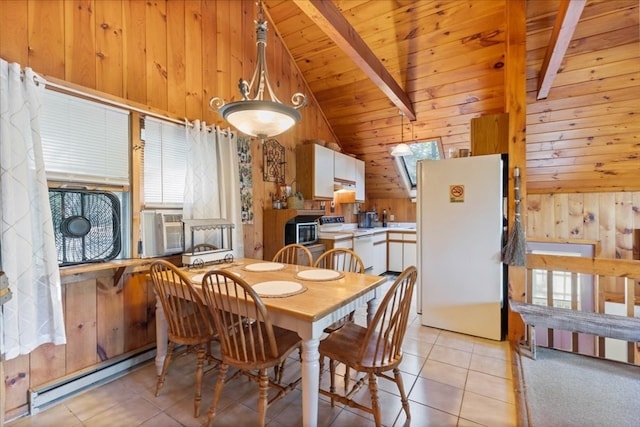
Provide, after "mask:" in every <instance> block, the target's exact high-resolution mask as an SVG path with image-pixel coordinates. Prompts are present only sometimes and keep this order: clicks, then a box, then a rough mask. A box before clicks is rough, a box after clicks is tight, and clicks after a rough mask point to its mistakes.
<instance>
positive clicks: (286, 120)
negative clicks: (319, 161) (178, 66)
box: [209, 2, 307, 139]
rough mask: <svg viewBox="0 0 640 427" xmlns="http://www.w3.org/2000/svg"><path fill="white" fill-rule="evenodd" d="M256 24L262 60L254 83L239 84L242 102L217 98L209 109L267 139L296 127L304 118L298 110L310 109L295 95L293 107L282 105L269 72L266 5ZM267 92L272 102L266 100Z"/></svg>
mask: <svg viewBox="0 0 640 427" xmlns="http://www.w3.org/2000/svg"><path fill="white" fill-rule="evenodd" d="M255 23H256V46H257V50H258V57H257V60H256V68H255V70H254V71H253V76H252V77H251V82H249V83H247V81H246V80H243V79H242V78H241V79H240V82H239V84H238V88H239V89H240V95H241V96H242V99H241V100H240V101H235V102H231V103H229V104H225V102H224V100H223V99H222V98H220V97H217V96H215V97H213V98H211V99H210V100H209V107H210V108H211V109H212V110H213V111H215V112H217V113H218V114H220V115H221V116H222V118H224V119H225V120H226V121H227V122H229V124H231V125H232V126H233V127H235V128H236V129H238V130H239V131H240V132H242V133H244V134H246V135H250V136H255V137H258V138H261V139H265V138H268V137H270V136H275V135H279V134H281V133H282V132H284V131H286V130H288V129H290V128H291V127H292V126H293V125H295V124H296V123H297V122H298V121H299V120H300V118H301V115H300V112H299V111H298V109H299V108H302V107H304V106H305V105H306V102H307V97H306V95H304V94H302V93H299V92H298V93H295V94H294V95H293V96H292V97H291V103H292V105H291V106H290V105H287V104H283V103H282V102H280V100H279V99H278V98H277V97H276V95H275V94H274V93H273V89H272V88H271V84H270V83H269V73H268V72H267V62H266V55H265V51H266V46H267V21H265V20H264V17H263V10H262V2H259V3H258V19H257V21H255ZM254 85H255V86H254ZM265 89H266V91H267V93H268V95H269V98H270V100H265V99H264V92H265Z"/></svg>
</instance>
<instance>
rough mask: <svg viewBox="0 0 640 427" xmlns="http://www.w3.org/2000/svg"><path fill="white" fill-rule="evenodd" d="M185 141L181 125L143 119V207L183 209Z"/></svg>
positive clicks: (147, 118)
mask: <svg viewBox="0 0 640 427" xmlns="http://www.w3.org/2000/svg"><path fill="white" fill-rule="evenodd" d="M186 138H187V136H186V132H185V127H184V125H178V124H175V123H170V122H165V121H162V120H157V119H154V118H151V117H146V118H145V121H144V141H145V143H144V178H143V179H144V204H145V206H146V207H182V203H183V200H184V184H185V176H186V164H187V161H186V153H185V151H186Z"/></svg>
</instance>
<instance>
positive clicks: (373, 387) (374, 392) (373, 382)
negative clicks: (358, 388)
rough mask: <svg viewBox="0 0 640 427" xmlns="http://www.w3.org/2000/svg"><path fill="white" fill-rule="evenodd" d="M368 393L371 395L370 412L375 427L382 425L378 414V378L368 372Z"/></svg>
mask: <svg viewBox="0 0 640 427" xmlns="http://www.w3.org/2000/svg"><path fill="white" fill-rule="evenodd" d="M369 393H370V394H371V411H372V412H373V419H374V421H375V423H376V427H380V426H381V425H382V419H381V418H382V416H381V414H380V401H379V400H378V378H377V377H376V374H374V373H373V372H369Z"/></svg>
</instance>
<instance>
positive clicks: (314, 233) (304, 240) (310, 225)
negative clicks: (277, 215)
mask: <svg viewBox="0 0 640 427" xmlns="http://www.w3.org/2000/svg"><path fill="white" fill-rule="evenodd" d="M296 227H297V229H298V242H297V243H299V244H301V245H310V244H313V243H316V242H317V241H318V224H316V223H315V222H304V223H300V224H296Z"/></svg>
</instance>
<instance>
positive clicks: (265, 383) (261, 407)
mask: <svg viewBox="0 0 640 427" xmlns="http://www.w3.org/2000/svg"><path fill="white" fill-rule="evenodd" d="M268 392H269V376H268V375H267V368H262V369H260V394H259V396H258V425H259V426H264V424H265V422H266V419H267V406H268V405H269V404H268V401H267V398H268V396H267V393H268Z"/></svg>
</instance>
